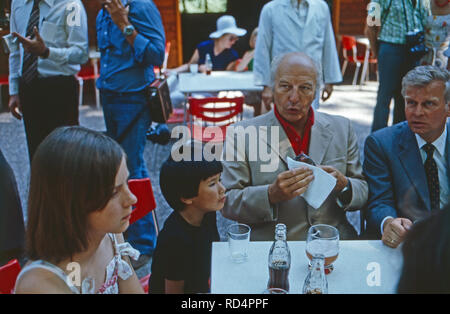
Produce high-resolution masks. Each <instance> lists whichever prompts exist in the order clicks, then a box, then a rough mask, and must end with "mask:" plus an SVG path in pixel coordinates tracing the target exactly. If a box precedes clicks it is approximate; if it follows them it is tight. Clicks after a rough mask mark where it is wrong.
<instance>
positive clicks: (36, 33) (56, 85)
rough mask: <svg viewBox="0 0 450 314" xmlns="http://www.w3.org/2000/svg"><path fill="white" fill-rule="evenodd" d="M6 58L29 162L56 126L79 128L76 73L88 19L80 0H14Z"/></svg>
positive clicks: (13, 105)
mask: <svg viewBox="0 0 450 314" xmlns="http://www.w3.org/2000/svg"><path fill="white" fill-rule="evenodd" d="M10 27H11V33H12V34H13V35H14V36H16V37H17V39H18V41H19V42H20V49H18V50H15V51H12V52H11V54H10V56H9V94H10V99H9V108H10V111H11V113H12V115H13V116H14V117H16V118H17V119H19V120H20V119H22V118H23V120H24V125H25V133H26V135H27V143H28V152H29V156H30V163H31V161H32V158H33V154H34V152H35V151H36V149H37V147H38V146H39V144H40V143H41V142H42V141H43V140H44V138H45V137H46V136H47V135H48V134H49V133H51V132H52V131H53V130H54V129H55V128H57V127H59V126H63V125H78V84H77V81H76V79H75V74H76V73H78V72H79V71H80V65H81V64H84V63H86V62H87V60H88V57H89V53H88V29H87V16H86V11H85V9H84V6H83V4H82V3H81V1H80V0H15V1H13V2H12V7H11V22H10Z"/></svg>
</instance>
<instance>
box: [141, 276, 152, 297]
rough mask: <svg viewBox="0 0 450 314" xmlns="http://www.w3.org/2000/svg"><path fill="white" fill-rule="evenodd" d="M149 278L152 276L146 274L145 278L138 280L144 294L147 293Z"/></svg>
mask: <svg viewBox="0 0 450 314" xmlns="http://www.w3.org/2000/svg"><path fill="white" fill-rule="evenodd" d="M151 276H152V274H148V275H147V276H145V277H142V278H141V279H139V282H140V283H141V287H142V289H144V292H145V293H148V281H149V279H150V277H151Z"/></svg>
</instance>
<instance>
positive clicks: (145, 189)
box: [128, 178, 159, 235]
mask: <svg viewBox="0 0 450 314" xmlns="http://www.w3.org/2000/svg"><path fill="white" fill-rule="evenodd" d="M128 187H129V188H130V191H131V193H133V194H134V195H135V196H136V198H137V203H136V204H135V205H134V206H135V209H134V210H133V211H132V212H131V217H130V225H131V224H132V223H134V222H136V221H137V220H139V219H141V218H142V217H144V216H145V215H147V214H148V213H150V212H151V213H152V215H153V222H154V224H155V230H156V235H158V233H159V228H158V222H157V220H156V214H155V211H154V209H155V208H156V202H155V196H154V195H153V188H152V184H151V182H150V178H144V179H131V180H128Z"/></svg>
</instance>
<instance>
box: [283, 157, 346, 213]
mask: <svg viewBox="0 0 450 314" xmlns="http://www.w3.org/2000/svg"><path fill="white" fill-rule="evenodd" d="M287 162H288V168H289V169H296V168H300V167H302V166H305V167H308V168H309V169H311V170H312V172H313V174H314V180H313V181H312V182H311V183H310V184H309V187H308V189H307V190H306V192H305V193H303V194H302V195H301V196H302V197H303V198H304V199H305V200H306V202H308V204H309V205H310V206H311V207H313V208H314V209H317V208H319V207H320V206H322V204H323V202H324V201H325V200H326V199H327V197H328V195H330V193H331V191H333V189H334V187H335V185H336V181H337V180H336V178H335V177H333V176H332V175H331V174H329V173H327V172H326V171H324V170H322V169H320V168H319V167H315V166H312V165H310V164H307V163H304V162H300V161H295V160H294V159H292V158H290V157H288V158H287Z"/></svg>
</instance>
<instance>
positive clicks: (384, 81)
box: [372, 42, 413, 132]
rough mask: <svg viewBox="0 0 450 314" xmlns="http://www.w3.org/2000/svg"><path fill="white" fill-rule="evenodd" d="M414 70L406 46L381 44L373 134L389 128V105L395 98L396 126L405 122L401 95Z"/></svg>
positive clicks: (403, 103)
mask: <svg viewBox="0 0 450 314" xmlns="http://www.w3.org/2000/svg"><path fill="white" fill-rule="evenodd" d="M412 68H413V63H412V62H411V61H410V60H409V58H408V52H407V48H406V46H405V45H398V44H391V43H386V42H380V46H379V49H378V73H379V78H380V85H379V86H378V95H377V104H376V106H375V111H374V114H373V124H372V132H374V131H376V130H378V129H382V128H384V127H386V126H387V122H388V118H389V105H390V103H391V99H392V98H394V101H395V105H394V124H396V123H398V122H401V121H404V120H405V101H404V99H403V96H402V94H401V91H402V79H403V76H405V74H406V73H407V72H408V71H409V70H411V69H412Z"/></svg>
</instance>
